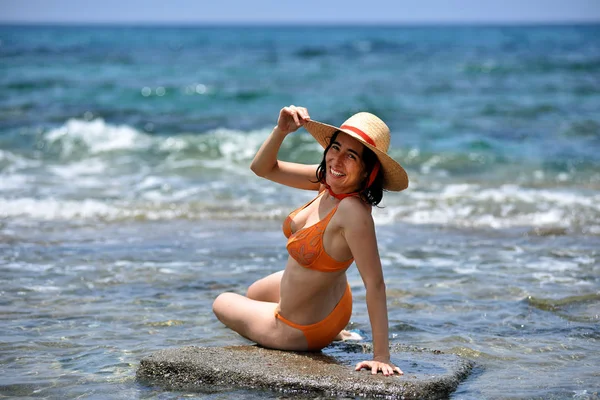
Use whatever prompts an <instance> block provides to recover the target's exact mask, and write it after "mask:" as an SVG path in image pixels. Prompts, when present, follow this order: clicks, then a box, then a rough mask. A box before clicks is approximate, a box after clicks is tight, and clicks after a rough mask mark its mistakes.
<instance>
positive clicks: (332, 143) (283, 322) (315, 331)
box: [213, 106, 408, 375]
mask: <svg viewBox="0 0 600 400" xmlns="http://www.w3.org/2000/svg"><path fill="white" fill-rule="evenodd" d="M300 126H304V127H305V129H306V130H307V131H308V132H309V133H310V134H311V135H313V137H314V138H315V139H316V140H317V141H318V142H319V143H320V144H321V145H322V146H323V147H324V148H325V151H324V155H323V160H322V162H321V164H320V165H303V164H296V163H289V162H284V161H279V160H278V159H277V153H278V151H279V148H280V146H281V144H282V142H283V140H284V139H285V137H286V136H287V135H288V134H290V133H292V132H294V131H296V130H297V129H298V128H299V127H300ZM389 143H390V132H389V129H388V127H387V126H386V125H385V123H383V121H381V120H380V119H379V118H377V117H376V116H374V115H372V114H369V113H358V114H356V115H354V116H352V117H351V118H349V119H348V120H347V121H346V122H345V123H344V124H343V125H342V126H341V127H339V128H337V127H334V126H330V125H326V124H323V123H320V122H316V121H312V120H311V119H310V117H309V114H308V111H307V110H306V108H303V107H295V106H290V107H285V108H283V109H282V110H281V111H280V113H279V119H278V121H277V126H276V127H275V128H274V129H273V132H272V133H271V135H270V136H269V137H268V138H267V139H266V140H265V142H264V143H263V145H262V146H261V148H260V149H259V150H258V152H257V153H256V156H255V157H254V160H253V161H252V165H251V169H252V171H254V172H255V173H256V174H257V175H258V176H261V177H263V178H266V179H269V180H272V181H274V182H277V183H281V184H283V185H287V186H291V187H294V188H298V189H305V190H314V191H318V192H319V194H318V195H317V197H316V198H315V199H314V200H312V201H311V202H309V203H308V204H306V205H305V206H303V207H301V208H299V209H297V210H296V211H294V212H292V213H291V214H290V215H289V216H288V218H287V219H286V221H285V222H284V225H283V230H284V233H285V235H286V236H287V237H288V243H287V250H288V252H289V254H290V256H289V258H288V261H287V265H286V267H285V270H283V271H280V272H277V273H275V274H272V275H269V276H267V277H266V278H263V279H261V280H258V281H257V282H255V283H254V284H252V285H251V286H250V287H249V288H248V293H247V297H245V296H241V295H238V294H235V293H223V294H221V295H219V296H218V297H217V299H216V300H215V302H214V304H213V311H214V312H215V314H216V316H217V317H218V318H219V320H220V321H221V322H223V323H224V324H225V325H227V326H228V327H229V328H231V329H233V330H234V331H236V332H237V333H239V334H240V335H242V336H244V337H246V338H248V339H250V340H252V341H254V342H256V343H258V344H260V345H262V346H264V347H269V348H274V349H280V350H294V351H305V350H309V351H314V350H320V349H322V348H323V347H325V346H327V345H328V344H330V343H331V342H332V341H333V340H334V339H335V338H336V337H339V335H340V332H342V330H343V329H344V328H345V327H346V325H347V324H348V322H349V321H350V316H351V314H352V294H351V292H350V286H349V285H348V281H347V279H346V270H347V269H348V267H349V266H350V265H351V264H352V262H355V263H356V266H357V268H358V270H359V272H360V275H361V277H362V279H363V282H364V284H365V288H366V297H367V308H368V313H369V319H370V322H371V329H372V332H373V360H368V361H363V362H360V363H358V364H357V365H356V370H357V371H358V370H360V369H362V368H367V369H371V372H372V373H373V374H377V372H378V371H381V372H382V373H383V374H384V375H393V374H394V373H395V372H397V373H399V374H402V371H401V370H400V368H398V367H397V366H395V365H393V364H392V363H391V361H390V353H389V343H388V318H387V306H386V295H385V283H384V280H383V272H382V269H381V261H380V259H379V253H378V250H377V240H376V237H375V227H374V223H373V218H372V216H371V207H372V206H373V205H377V204H378V203H379V202H380V201H381V198H382V196H383V189H384V188H385V189H387V190H393V191H400V190H403V189H405V188H406V187H407V186H408V177H407V175H406V172H405V171H404V169H403V168H402V167H401V166H400V164H398V163H397V162H396V161H394V160H393V159H392V158H391V157H389V156H388V155H387V150H388V147H389Z"/></svg>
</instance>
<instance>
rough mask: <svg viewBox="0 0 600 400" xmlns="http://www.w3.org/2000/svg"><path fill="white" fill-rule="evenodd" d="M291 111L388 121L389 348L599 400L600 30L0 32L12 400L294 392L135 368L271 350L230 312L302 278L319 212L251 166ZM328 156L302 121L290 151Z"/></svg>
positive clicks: (488, 378) (505, 384) (6, 389)
mask: <svg viewBox="0 0 600 400" xmlns="http://www.w3.org/2000/svg"><path fill="white" fill-rule="evenodd" d="M291 104H293V105H297V106H304V107H306V108H307V109H308V110H309V113H310V115H311V117H312V118H313V119H314V120H319V121H323V122H327V123H331V124H337V125H339V124H341V123H342V122H343V121H344V120H345V119H346V118H348V117H349V116H350V115H352V114H353V113H355V112H358V111H369V112H372V113H374V114H376V115H378V116H380V117H381V118H382V119H383V120H384V121H385V122H386V123H387V124H388V125H389V127H390V129H391V132H392V143H391V150H390V154H391V155H392V156H393V157H394V158H395V159H396V160H398V161H399V162H400V163H401V164H402V165H403V166H404V167H405V169H406V170H407V172H408V174H409V179H410V185H409V188H408V189H407V190H405V191H402V192H386V193H385V194H384V198H383V201H382V203H381V204H380V207H379V208H376V209H374V211H373V216H374V219H375V223H376V232H377V237H378V244H379V252H380V255H381V261H382V264H383V269H384V275H385V279H386V286H387V299H388V309H389V324H390V341H391V343H397V344H403V345H409V346H418V347H424V348H430V349H437V350H441V351H443V352H446V353H453V354H457V355H460V356H462V357H465V358H467V359H469V360H472V361H473V362H474V364H475V368H474V370H473V373H472V374H471V375H470V376H469V377H468V378H467V379H466V380H465V381H464V382H463V383H462V384H461V385H460V386H459V387H458V389H457V390H456V391H455V392H454V393H453V394H452V396H451V398H452V399H598V398H600V25H597V24H596V25H594V24H588V25H548V26H543V25H540V26H501V25H493V26H485V25H472V26H469V25H465V26H460V25H456V26H436V25H424V26H419V25H414V26H358V25H357V26H355V25H336V26H326V25H313V26H309V25H307V26H303V25H297V26H277V25H268V26H234V25H231V26H227V25H207V26H190V25H188V26H148V25H137V26H136V25H132V26H127V25H114V26H113V25H82V26H76V25H68V26H50V25H2V26H0V320H1V322H0V398H31V399H180V398H190V399H226V398H242V399H252V400H254V399H279V398H289V396H288V395H286V394H285V393H276V392H273V393H271V392H255V391H252V390H240V389H235V388H222V387H210V386H207V387H206V390H205V391H203V392H200V393H189V392H176V391H169V390H167V389H164V388H160V387H155V386H152V385H149V384H147V383H143V382H139V381H137V380H136V378H135V373H136V369H137V367H138V365H139V363H140V360H141V359H142V358H143V357H145V356H147V355H149V354H151V353H153V352H155V351H157V350H160V349H164V348H174V347H181V346H188V345H197V346H229V345H245V344H251V342H249V341H247V340H245V339H243V338H241V337H240V336H238V335H237V334H235V333H234V332H232V331H230V330H228V329H227V328H225V327H224V326H223V325H222V324H221V323H220V322H219V321H218V320H217V319H216V318H215V316H214V315H213V313H212V310H211V305H212V301H213V299H214V298H215V297H216V296H217V295H218V294H219V293H221V292H223V291H233V292H237V293H245V290H246V288H247V287H248V286H249V285H250V284H251V283H252V282H254V281H255V280H256V279H259V278H261V277H263V276H265V275H267V274H270V273H273V272H276V271H278V270H281V269H283V267H284V266H285V263H286V260H287V253H286V250H285V238H284V236H283V234H282V231H281V224H282V222H283V220H284V218H285V216H286V215H287V214H288V213H289V212H290V211H291V210H292V209H294V208H296V207H298V206H300V205H302V204H304V203H305V202H306V201H308V200H309V199H310V198H312V197H313V195H314V193H310V192H305V191H301V190H297V189H292V188H288V187H282V186H280V185H277V184H275V183H272V182H269V181H267V180H264V179H261V178H259V177H257V176H255V175H254V174H253V173H252V172H251V171H250V169H249V164H250V162H251V160H252V158H253V156H254V154H255V153H256V151H257V149H258V148H259V146H260V145H261V143H262V142H263V141H264V139H265V138H266V137H267V135H268V134H269V133H270V131H271V130H272V128H273V127H274V125H275V124H276V122H277V117H278V114H279V110H280V109H281V108H282V107H285V106H287V105H291ZM321 156H322V149H321V148H320V147H319V145H318V144H317V143H316V142H315V141H314V140H313V139H312V137H311V136H310V135H309V134H308V133H307V132H306V131H304V130H303V129H300V130H299V131H297V132H295V133H293V134H292V135H290V136H289V137H287V138H286V140H285V142H284V143H283V146H282V148H281V151H280V154H279V157H280V159H282V160H287V161H292V162H300V163H318V162H319V161H320V159H321ZM348 280H349V283H350V285H351V287H352V290H353V293H354V311H353V315H352V319H351V323H350V326H349V329H352V330H354V331H356V332H358V333H360V334H361V335H362V336H363V337H364V341H367V342H368V341H370V339H371V327H370V324H369V319H368V314H367V308H366V303H365V289H364V285H363V283H362V280H361V278H360V275H359V273H358V272H357V269H356V266H354V265H353V266H352V267H350V269H349V271H348ZM399 366H400V368H402V369H404V371H405V372H406V373H410V371H411V365H399ZM353 373H354V372H353V371H351V370H350V369H349V371H348V374H353ZM358 395H359V394H357V396H358Z"/></svg>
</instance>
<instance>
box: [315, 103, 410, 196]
mask: <svg viewBox="0 0 600 400" xmlns="http://www.w3.org/2000/svg"><path fill="white" fill-rule="evenodd" d="M304 128H305V129H306V130H307V131H308V132H309V133H310V134H311V135H312V136H313V137H314V138H315V139H317V142H319V143H320V144H321V146H323V148H326V147H327V145H328V144H329V140H330V139H331V136H333V134H334V132H335V131H341V132H344V133H345V134H347V135H350V136H352V137H353V138H354V139H356V140H358V141H359V142H361V143H362V144H364V145H365V146H366V147H368V148H369V149H371V150H372V151H373V152H374V153H375V155H376V156H377V158H378V159H379V162H380V163H381V169H382V170H383V188H384V189H387V190H391V191H394V192H399V191H401V190H404V189H406V188H407V187H408V175H407V174H406V171H405V170H404V168H402V166H401V165H400V164H398V163H397V162H396V161H395V160H394V159H393V158H392V157H390V156H388V154H387V152H388V149H389V147H390V128H388V126H387V125H386V124H385V123H384V122H383V121H382V120H381V119H379V118H378V117H377V116H375V115H373V114H370V113H368V112H360V113H358V114H354V115H353V116H351V117H350V118H348V119H347V120H346V121H345V122H344V123H343V124H342V125H341V126H340V127H339V128H337V127H335V126H332V125H327V124H324V123H322V122H318V121H313V120H309V121H306V122H305V123H304Z"/></svg>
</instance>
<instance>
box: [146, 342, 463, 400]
mask: <svg viewBox="0 0 600 400" xmlns="http://www.w3.org/2000/svg"><path fill="white" fill-rule="evenodd" d="M390 350H391V354H392V362H394V363H395V364H396V365H398V366H399V367H400V368H401V369H402V370H403V371H404V375H402V376H400V375H395V376H394V377H386V376H383V375H382V374H381V373H379V374H378V375H372V374H371V371H367V370H362V371H360V372H357V371H354V366H355V365H356V363H358V362H359V361H362V360H368V359H370V358H371V354H370V353H371V348H370V345H365V344H355V343H354V344H350V343H335V344H333V345H331V346H329V347H327V348H326V349H324V350H323V351H322V352H317V353H300V352H287V351H278V350H269V349H264V348H262V347H258V346H232V347H195V346H191V347H183V348H177V349H167V350H161V351H158V352H156V353H154V354H152V355H150V356H148V357H145V358H143V359H142V360H141V363H140V367H139V368H138V371H137V379H138V380H139V381H140V382H142V383H147V384H153V385H159V386H161V387H164V388H166V389H168V390H184V391H201V392H203V391H211V390H214V389H215V388H224V387H225V388H227V387H231V388H242V389H259V390H265V389H267V390H272V391H276V392H283V393H289V394H292V393H293V394H302V395H305V396H308V397H311V396H340V397H346V396H347V397H356V396H364V397H385V398H387V399H407V400H408V399H443V398H447V397H448V396H449V395H450V393H452V392H453V391H454V390H456V387H457V386H458V384H459V383H460V382H461V381H462V380H463V379H465V378H466V377H467V376H468V374H469V373H470V371H471V369H472V363H471V362H470V361H467V360H464V359H462V358H460V357H458V356H456V355H453V354H444V353H442V352H440V351H432V350H427V349H419V348H414V347H407V346H392V347H391V348H390ZM365 353H369V354H365Z"/></svg>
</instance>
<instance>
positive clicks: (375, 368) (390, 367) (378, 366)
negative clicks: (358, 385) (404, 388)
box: [355, 361, 404, 376]
mask: <svg viewBox="0 0 600 400" xmlns="http://www.w3.org/2000/svg"><path fill="white" fill-rule="evenodd" d="M363 368H367V369H370V370H371V374H373V375H376V374H377V373H378V372H379V371H381V373H382V374H383V375H385V376H390V375H394V373H395V372H397V373H398V374H399V375H404V372H402V370H401V369H400V368H398V367H396V366H395V365H394V364H386V363H382V362H379V361H361V362H359V363H358V364H356V368H355V370H356V371H360V370H361V369H363Z"/></svg>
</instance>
